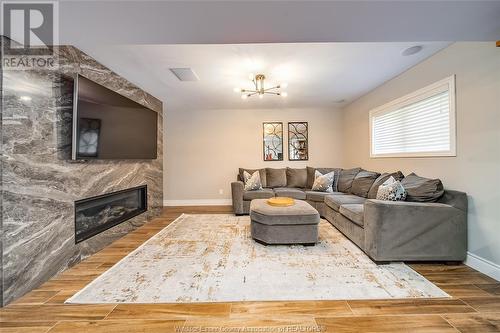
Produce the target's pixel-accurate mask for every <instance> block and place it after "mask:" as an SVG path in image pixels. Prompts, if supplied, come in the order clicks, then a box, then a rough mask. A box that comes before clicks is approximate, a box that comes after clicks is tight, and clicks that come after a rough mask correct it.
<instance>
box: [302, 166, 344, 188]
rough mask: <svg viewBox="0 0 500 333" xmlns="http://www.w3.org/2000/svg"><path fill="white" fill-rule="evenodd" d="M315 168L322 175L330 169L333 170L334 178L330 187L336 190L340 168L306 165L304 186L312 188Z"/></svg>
mask: <svg viewBox="0 0 500 333" xmlns="http://www.w3.org/2000/svg"><path fill="white" fill-rule="evenodd" d="M316 170H317V171H319V172H320V173H321V174H322V175H325V174H327V173H330V172H332V171H334V172H335V178H334V179H333V184H332V189H333V191H334V192H337V184H338V182H339V176H340V171H342V168H313V167H309V166H308V167H307V186H306V188H312V186H313V184H314V173H315V172H316Z"/></svg>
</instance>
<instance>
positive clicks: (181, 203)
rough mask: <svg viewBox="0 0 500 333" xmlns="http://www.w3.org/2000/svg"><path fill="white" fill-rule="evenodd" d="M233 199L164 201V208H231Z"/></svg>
mask: <svg viewBox="0 0 500 333" xmlns="http://www.w3.org/2000/svg"><path fill="white" fill-rule="evenodd" d="M232 204H233V201H232V200H231V199H195V200H163V206H167V207H172V206H231V205H232Z"/></svg>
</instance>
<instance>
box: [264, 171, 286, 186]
mask: <svg viewBox="0 0 500 333" xmlns="http://www.w3.org/2000/svg"><path fill="white" fill-rule="evenodd" d="M266 182H267V187H271V188H274V187H286V169H284V168H283V169H272V168H266Z"/></svg>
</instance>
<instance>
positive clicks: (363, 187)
mask: <svg viewBox="0 0 500 333" xmlns="http://www.w3.org/2000/svg"><path fill="white" fill-rule="evenodd" d="M378 176H380V174H379V173H378V172H374V171H366V170H361V171H360V172H358V174H357V175H356V177H354V180H353V181H352V186H351V192H350V193H351V194H354V195H357V196H359V197H363V198H366V197H367V196H368V191H370V188H371V187H372V185H373V183H374V182H375V180H376V179H377V178H378Z"/></svg>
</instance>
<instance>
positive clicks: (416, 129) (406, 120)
mask: <svg viewBox="0 0 500 333" xmlns="http://www.w3.org/2000/svg"><path fill="white" fill-rule="evenodd" d="M454 82H455V78H454V76H453V77H450V78H447V79H445V80H442V81H439V82H437V83H435V84H432V85H430V86H428V87H425V88H423V89H420V90H418V91H416V92H415V93H412V94H410V95H407V96H404V97H402V98H400V99H398V100H396V101H393V102H391V103H388V104H386V105H383V106H381V107H379V108H377V109H375V110H372V111H371V112H370V132H371V133H370V136H371V156H372V157H420V156H455V89H454V86H455V85H454Z"/></svg>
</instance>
